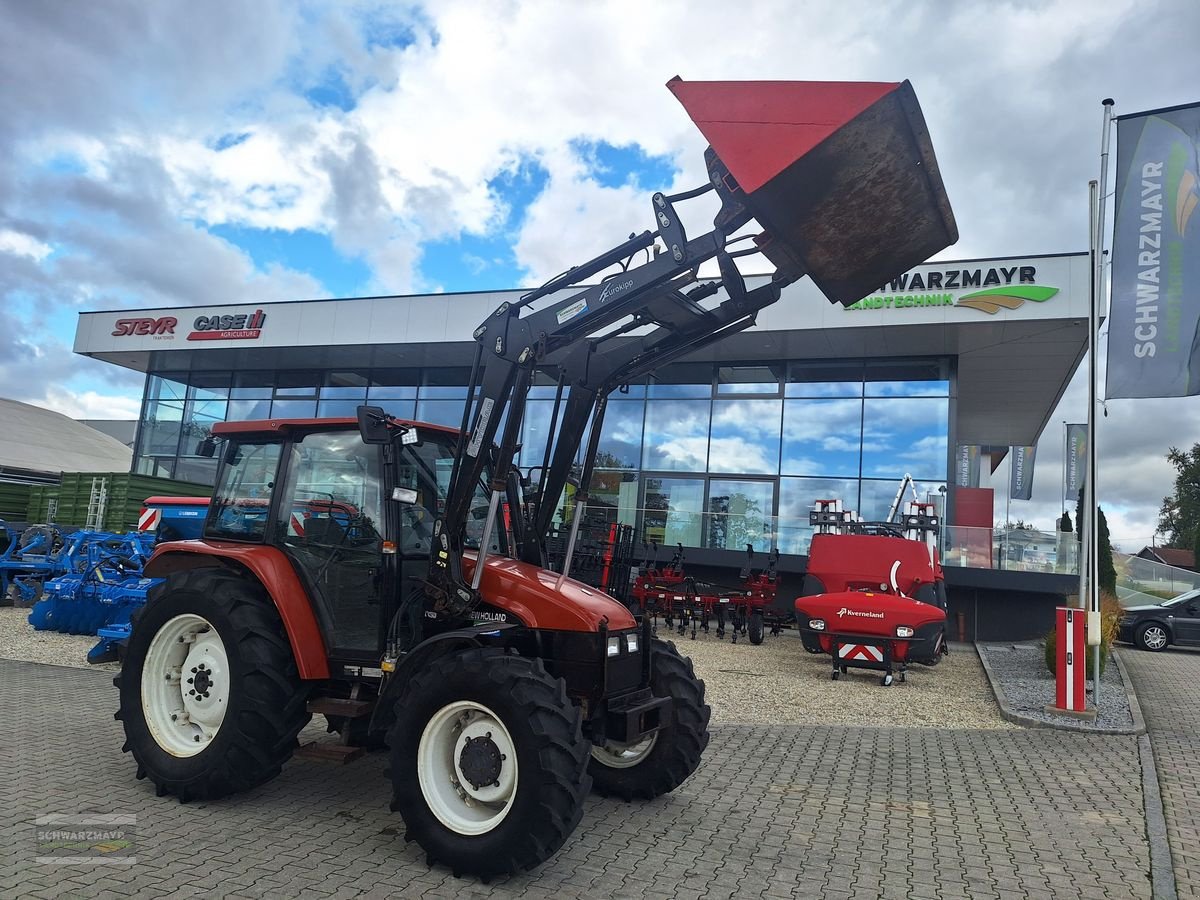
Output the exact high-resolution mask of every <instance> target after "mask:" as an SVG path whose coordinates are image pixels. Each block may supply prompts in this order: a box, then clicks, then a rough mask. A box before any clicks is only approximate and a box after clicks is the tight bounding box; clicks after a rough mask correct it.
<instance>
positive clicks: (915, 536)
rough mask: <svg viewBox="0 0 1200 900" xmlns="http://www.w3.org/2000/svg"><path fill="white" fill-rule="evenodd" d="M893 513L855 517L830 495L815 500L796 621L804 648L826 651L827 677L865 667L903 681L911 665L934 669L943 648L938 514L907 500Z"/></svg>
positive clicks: (884, 678)
mask: <svg viewBox="0 0 1200 900" xmlns="http://www.w3.org/2000/svg"><path fill="white" fill-rule="evenodd" d="M902 490H903V488H902ZM897 505H898V503H897ZM893 518H894V516H893V515H889V520H888V521H884V522H862V521H858V520H856V518H855V517H854V515H853V513H851V512H849V511H846V510H843V509H842V508H841V503H840V502H839V501H837V500H818V501H817V502H816V504H815V506H814V509H813V511H812V512H811V513H810V515H809V523H810V524H811V525H812V526H813V527H814V529H815V531H816V533H814V534H813V537H812V545H811V547H810V549H809V557H808V571H807V573H806V574H805V578H804V586H803V588H802V596H800V597H798V598H797V599H796V602H795V607H796V624H797V627H798V628H799V629H800V633H801V637H802V639H803V642H804V647H805V649H806V650H808V651H809V652H812V653H828V654H829V655H830V659H831V663H832V677H833V679H834V680H837V678H838V676H839V675H842V674H844V673H846V671H847V670H848V669H851V668H856V669H871V670H876V671H880V672H882V673H883V674H882V675H881V676H880V683H881V684H883V685H884V686H887V685H890V684H892V682H893V680H894V679H895V677H896V676H897V675H898V676H899V678H900V680H901V681H905V680H907V671H908V664H909V663H910V662H917V663H921V664H922V665H926V666H934V665H937V664H938V663H939V662H940V661H941V659H942V657H943V656H944V655H945V654H946V652H947V645H946V634H945V632H946V588H945V581H944V577H943V574H942V566H941V561H940V560H939V558H938V553H937V546H936V538H937V534H938V523H939V520H938V517H937V515H936V513H935V511H934V509H933V507H932V506H930V505H929V504H925V503H920V502H912V503H909V504H908V507H907V511H906V512H905V513H904V516H903V518H902V520H901V521H899V522H894V521H891V519H893Z"/></svg>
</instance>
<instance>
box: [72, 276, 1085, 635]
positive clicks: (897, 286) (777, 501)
mask: <svg viewBox="0 0 1200 900" xmlns="http://www.w3.org/2000/svg"><path fill="white" fill-rule="evenodd" d="M747 281H748V287H754V286H755V284H756V283H761V279H758V280H756V279H754V278H748V279H747ZM520 295H521V292H520V291H491V292H477V293H459V294H428V295H417V296H400V297H369V298H352V299H337V300H312V301H298V302H285V303H271V304H254V303H244V304H231V305H225V304H214V305H213V306H209V307H203V308H165V309H143V310H127V309H126V310H115V311H107V312H85V313H81V314H80V318H79V325H78V331H77V333H76V338H75V352H77V353H80V354H83V355H86V356H90V357H93V358H96V359H101V360H104V361H106V362H109V363H112V364H114V365H118V366H123V367H125V368H129V369H134V370H136V371H139V372H144V373H145V376H146V381H145V392H144V396H143V400H142V411H141V416H140V421H139V423H138V429H137V439H136V443H135V447H134V461H133V467H134V470H135V471H137V472H140V473H143V474H153V475H160V476H167V477H173V478H178V479H183V480H187V481H200V482H211V480H212V476H213V465H214V463H213V460H211V459H207V458H204V457H200V456H198V455H197V454H196V449H197V446H196V445H197V443H198V442H199V439H200V438H201V437H202V436H203V435H204V434H206V433H207V431H208V429H209V428H210V427H211V426H212V425H213V424H214V423H215V422H220V421H223V420H236V419H269V418H300V417H303V418H307V417H313V416H346V415H353V414H354V410H355V408H356V407H357V406H358V405H360V404H363V403H371V404H373V405H378V406H382V407H384V408H385V409H386V410H388V411H389V412H390V413H392V414H393V415H395V416H398V417H401V418H413V419H416V420H419V421H428V422H434V423H441V424H450V425H455V426H457V425H458V424H459V421H460V419H461V416H462V408H463V403H464V402H465V399H466V385H467V382H468V381H469V374H470V365H471V360H472V357H473V353H474V349H475V344H474V342H473V341H472V340H471V332H472V331H473V330H474V328H475V326H476V325H478V324H479V323H480V322H482V321H483V320H484V319H485V318H486V317H487V316H488V315H489V314H490V313H491V312H492V311H494V310H495V309H496V307H497V306H499V305H500V304H501V303H503V302H504V301H506V300H507V301H512V300H515V299H517V298H518V297H519V296H520ZM561 296H562V297H565V296H567V293H564V294H562V295H561ZM1088 297H1089V263H1088V257H1087V255H1086V254H1066V255H1052V256H1033V257H1004V258H997V259H974V260H960V261H943V262H935V263H927V264H924V265H921V266H918V267H916V268H915V269H913V270H911V271H910V272H907V273H905V274H904V275H902V276H900V277H899V278H897V279H895V280H894V281H892V282H891V283H890V284H888V285H887V286H885V287H884V288H883V289H881V290H879V291H877V292H875V293H874V294H872V295H871V296H869V297H866V298H864V299H863V300H861V301H860V302H859V303H856V304H855V305H854V306H852V307H849V308H843V307H842V306H840V305H833V304H830V303H829V302H828V301H827V300H826V299H825V298H824V297H823V296H822V295H821V293H820V291H819V290H818V289H817V288H816V286H815V285H814V284H813V283H812V282H811V281H810V280H808V279H803V280H801V281H800V282H798V283H795V284H792V285H789V286H788V287H786V288H785V289H784V290H783V296H782V298H781V299H780V300H779V302H778V303H776V304H774V305H773V306H770V307H768V308H767V309H766V310H764V311H763V312H762V313H760V314H759V316H758V321H757V324H756V325H755V326H754V327H752V328H750V329H748V330H746V331H744V332H742V333H740V334H737V335H734V336H732V337H730V338H728V339H726V340H724V341H722V342H720V343H717V344H715V345H713V346H711V347H709V348H706V349H704V350H703V351H700V352H697V353H695V354H693V355H692V356H689V357H687V358H685V359H684V360H683V361H681V362H679V363H676V364H673V365H670V366H668V367H665V368H664V369H661V370H659V371H658V372H656V373H655V374H654V375H652V376H651V377H650V378H648V379H643V380H642V381H640V382H638V383H634V384H629V385H628V386H627V387H624V388H622V389H621V391H620V392H615V393H614V394H613V396H612V398H611V400H610V402H609V404H608V411H607V414H606V417H605V421H604V428H603V432H602V437H601V441H600V453H599V455H598V458H597V464H596V472H595V476H594V480H593V486H592V495H593V498H594V501H595V503H596V504H598V505H603V506H606V507H610V508H611V510H612V511H613V515H614V516H615V517H616V518H618V519H619V520H620V521H624V522H628V523H630V524H633V525H634V526H635V528H636V529H637V530H638V532H639V534H641V535H644V536H646V537H648V538H651V539H654V540H658V541H660V542H663V543H666V544H668V545H674V544H676V543H682V544H684V546H685V547H691V548H695V553H694V557H695V559H696V560H697V562H699V563H701V564H703V563H710V564H718V563H721V562H724V563H726V564H730V563H733V562H734V554H735V552H736V551H738V550H740V549H741V548H742V547H744V546H745V544H746V543H752V544H754V545H755V546H756V547H758V548H759V549H762V550H766V549H769V548H770V547H771V546H777V547H778V548H779V549H780V551H781V552H782V553H783V554H784V563H783V565H782V569H783V570H784V571H788V570H789V569H792V570H799V568H802V566H803V554H804V553H805V552H806V551H807V546H808V538H809V536H810V534H811V532H810V529H809V526H808V510H809V509H810V508H811V507H812V504H813V502H814V500H816V499H818V498H833V497H836V498H840V499H841V500H842V501H843V503H844V504H845V506H846V508H849V509H854V510H857V511H858V512H859V513H860V514H861V515H862V516H863V517H864V518H867V519H878V518H881V517H883V516H884V515H886V514H887V511H888V509H889V507H890V506H891V504H892V502H893V499H894V498H895V496H896V493H897V490H898V488H899V487H900V484H901V480H902V479H903V477H904V476H905V475H906V474H910V475H911V476H912V477H913V479H914V481H915V482H916V488H917V491H918V494H919V496H920V497H921V499H923V500H924V499H926V498H929V499H932V500H934V501H935V502H937V503H939V504H940V505H941V508H943V509H944V516H943V520H944V524H945V525H946V526H947V527H948V528H949V529H950V532H951V533H952V532H953V530H954V529H955V528H968V527H979V528H990V526H991V525H992V521H993V515H994V513H993V510H992V509H991V508H990V503H984V504H983V505H982V507H981V503H980V500H981V497H980V495H979V493H978V489H972V488H970V487H966V486H964V487H959V486H958V485H957V484H956V480H957V479H956V478H955V477H954V472H955V467H954V465H953V460H954V456H955V449H956V448H957V447H959V446H962V445H974V446H979V447H983V448H984V450H985V458H986V453H987V450H988V448H995V452H994V455H993V457H992V458H993V459H999V457H1000V455H1001V454H1002V453H1003V450H1004V448H1007V447H1010V446H1020V445H1031V444H1035V443H1036V442H1037V439H1038V437H1039V435H1040V434H1041V433H1042V430H1043V428H1044V427H1045V426H1046V424H1047V422H1048V420H1049V417H1050V415H1051V413H1052V411H1053V410H1054V408H1055V406H1056V404H1057V402H1058V399H1059V398H1060V397H1061V395H1062V393H1063V391H1064V390H1065V388H1066V385H1067V383H1068V381H1069V380H1070V378H1071V375H1072V373H1073V372H1074V370H1075V368H1076V366H1077V365H1078V364H1079V362H1080V360H1081V358H1082V356H1083V354H1084V352H1085V350H1086V345H1087V327H1088V326H1087V320H1088ZM556 299H560V297H557V296H556V297H552V298H551V299H550V300H548V301H543V303H548V302H553V301H554V300H556ZM540 381H541V383H540V384H537V385H536V386H535V387H534V389H533V393H532V394H531V399H530V402H529V405H528V409H527V412H526V417H525V422H524V424H523V429H522V447H521V451H520V465H521V466H522V467H528V466H537V465H540V464H541V463H542V459H543V452H544V445H545V439H546V431H547V428H548V425H549V420H550V416H551V410H552V407H553V403H554V399H553V398H554V394H555V385H554V378H553V376H551V375H550V374H548V373H547V374H545V376H544V377H543V378H541V379H540ZM1042 477H1051V476H1050V474H1049V473H1043V476H1042ZM1053 477H1058V476H1057V473H1055V475H1054V476H1053ZM910 496H911V495H910ZM730 523H736V525H737V527H731V526H730ZM953 543H954V542H953V541H952V540H950V539H949V538H947V539H946V541H945V545H946V546H947V553H946V556H947V560H948V562H950V563H952V564H954V563H955V562H956V561H955V559H954V553H953V550H952V545H953ZM988 546H989V548H990V540H989V541H988ZM692 558H693V555H689V560H691V559H692ZM958 567H959V568H961V571H958V572H956V573H954V575H953V579H952V578H951V575H950V574H948V576H947V577H948V580H951V581H952V587H953V582H958V583H959V584H960V587H961V586H962V585H963V579H966V581H967V582H970V581H971V580H972V579H974V580H975V581H976V582H978V584H977V585H976V588H975V591H976V594H975V597H976V601H978V599H979V596H980V595H979V591H984V592H991V591H1003V590H1009V589H1019V590H1025V591H1048V592H1050V593H1054V592H1058V593H1062V592H1063V591H1066V590H1069V587H1067V579H1066V578H1065V576H1062V575H1058V576H1054V575H1049V574H1047V575H1045V576H1044V577H1043V579H1042V580H1041V581H1036V579H1034V580H1033V581H1031V580H1030V579H1031V578H1033V576H1031V575H1029V574H1028V573H1012V572H1009V573H1004V572H997V571H995V570H996V568H997V561H996V560H994V559H992V560H990V561H985V562H983V563H980V562H979V561H978V560H977V559H971V560H968V559H966V558H965V557H963V558H961V559H960V560H959V561H958ZM971 570H987V571H986V573H985V572H982V571H976V573H975V574H974V575H972V574H970V572H971ZM949 571H950V569H949V568H948V573H949ZM1017 574H1022V575H1023V578H1024V580H1023V581H1022V582H1021V585H1019V586H1016V587H1015V588H1014V586H1013V585H1007V587H1006V584H1005V583H1003V581H1002V579H1003V577H1004V576H1005V575H1010V576H1015V575H1017ZM997 579H1001V581H1000V582H998V581H997ZM1035 582H1036V583H1035ZM968 587H969V585H968ZM960 593H961V592H960ZM972 615H974V613H972ZM980 615H982V613H980Z"/></svg>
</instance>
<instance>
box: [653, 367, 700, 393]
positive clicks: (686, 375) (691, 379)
mask: <svg viewBox="0 0 1200 900" xmlns="http://www.w3.org/2000/svg"><path fill="white" fill-rule="evenodd" d="M712 381H713V368H712V365H710V364H709V363H683V364H679V365H674V366H667V367H665V368H664V369H662V370H660V371H658V372H656V373H655V374H654V375H652V376H651V377H650V396H651V397H711V396H712Z"/></svg>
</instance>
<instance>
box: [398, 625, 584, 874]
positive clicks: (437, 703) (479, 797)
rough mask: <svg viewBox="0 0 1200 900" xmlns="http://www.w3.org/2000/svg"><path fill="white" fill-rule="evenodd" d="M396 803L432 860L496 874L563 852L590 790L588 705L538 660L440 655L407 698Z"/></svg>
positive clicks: (401, 713) (495, 654)
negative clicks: (577, 701)
mask: <svg viewBox="0 0 1200 900" xmlns="http://www.w3.org/2000/svg"><path fill="white" fill-rule="evenodd" d="M388 746H389V747H390V748H391V779H392V792H393V793H392V810H393V811H395V812H399V813H400V815H401V816H403V817H404V823H405V825H406V826H407V834H406V838H407V839H408V840H415V841H416V842H417V843H418V844H420V845H421V847H423V848H424V849H425V852H426V853H427V854H428V859H429V862H430V864H433V863H435V862H440V863H443V864H445V865H447V866H449V867H450V869H451V870H452V871H453V872H454V873H455V874H456V875H458V874H463V873H468V874H472V875H477V876H479V877H481V878H483V879H485V880H487V879H491V878H493V877H496V876H499V875H508V874H511V873H514V872H520V871H524V870H528V869H532V868H534V867H535V866H537V865H539V864H540V863H542V862H544V861H545V860H546V859H548V858H549V857H551V856H552V855H554V853H555V852H556V851H557V850H558V848H559V847H561V846H562V845H563V842H565V841H566V839H567V838H568V837H569V836H570V834H571V832H572V831H574V830H575V826H576V825H578V824H579V820H580V819H581V818H582V816H583V801H584V798H585V797H586V796H587V793H588V789H589V787H590V786H591V779H590V778H589V777H588V774H587V760H588V747H589V744H588V742H587V741H586V740H585V739H584V737H583V732H582V717H581V714H580V711H579V709H578V707H576V706H575V705H574V704H572V703H571V701H570V700H569V699H568V698H567V693H566V687H565V685H564V684H563V682H562V680H561V679H557V678H552V677H551V676H550V675H549V674H548V673H547V672H546V670H545V668H544V667H543V666H542V662H541V660H539V659H526V658H524V657H521V656H515V655H510V654H507V653H505V652H504V651H503V650H499V649H491V648H488V649H484V648H475V649H470V650H465V651H462V652H458V653H451V654H447V655H446V656H443V657H440V658H438V659H436V660H434V661H433V662H431V663H430V664H429V665H427V666H426V667H425V668H424V669H423V670H421V671H419V672H418V673H417V674H415V675H413V676H412V679H411V680H410V681H409V683H408V684H407V685H406V686H405V688H404V692H403V694H402V695H401V696H400V698H399V699H398V700H397V701H396V720H395V724H394V725H393V726H392V729H391V732H390V733H389V735H388Z"/></svg>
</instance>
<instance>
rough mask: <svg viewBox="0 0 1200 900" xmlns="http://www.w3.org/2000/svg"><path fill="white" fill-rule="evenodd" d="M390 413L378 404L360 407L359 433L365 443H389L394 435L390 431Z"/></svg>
mask: <svg viewBox="0 0 1200 900" xmlns="http://www.w3.org/2000/svg"><path fill="white" fill-rule="evenodd" d="M387 423H388V415H387V413H385V412H384V411H383V410H382V409H381V408H380V407H378V406H360V407H359V408H358V434H359V437H361V438H362V442H363V443H364V444H388V443H391V440H392V436H391V435H390V434H389V433H388V426H387Z"/></svg>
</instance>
